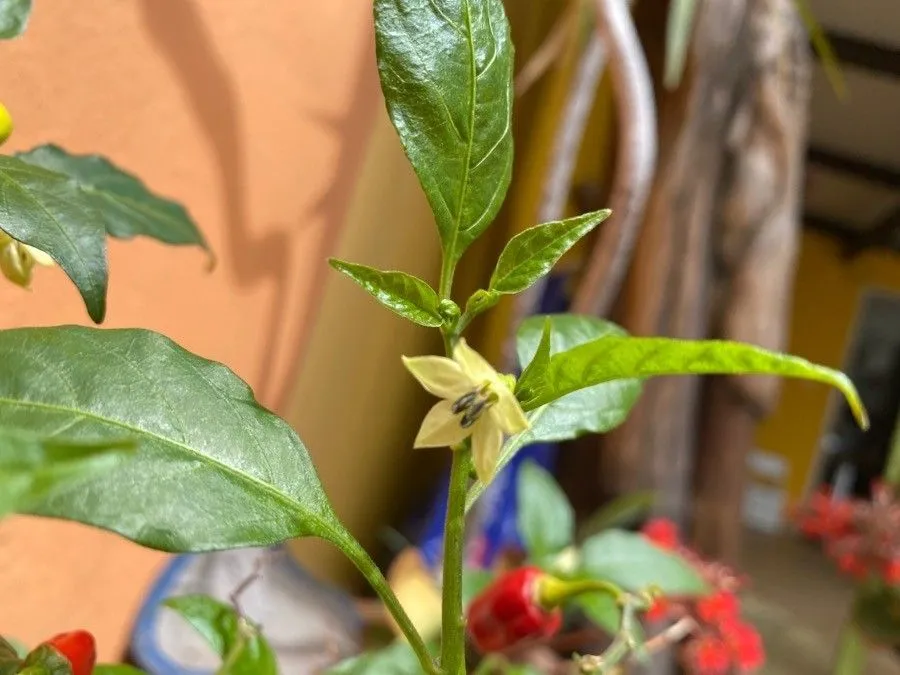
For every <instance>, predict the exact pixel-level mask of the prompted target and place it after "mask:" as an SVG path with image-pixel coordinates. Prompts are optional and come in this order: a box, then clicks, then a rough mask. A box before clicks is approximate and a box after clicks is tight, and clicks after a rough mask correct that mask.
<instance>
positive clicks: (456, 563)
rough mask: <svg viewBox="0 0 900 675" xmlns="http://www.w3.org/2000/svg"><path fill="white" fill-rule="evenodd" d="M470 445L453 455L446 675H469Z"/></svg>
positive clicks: (444, 618) (447, 527)
mask: <svg viewBox="0 0 900 675" xmlns="http://www.w3.org/2000/svg"><path fill="white" fill-rule="evenodd" d="M469 448H470V444H469V443H468V442H466V443H465V445H464V446H463V447H462V448H460V449H458V450H455V451H454V452H453V463H452V465H451V467H450V486H449V491H448V498H447V518H446V520H445V521H444V579H443V589H442V591H443V597H442V600H441V669H442V670H443V672H444V673H445V675H465V672H466V670H465V669H466V663H465V662H466V634H465V619H464V617H463V600H462V585H463V548H464V544H465V533H466V492H467V490H468V487H469V454H470V452H471V451H470V449H469Z"/></svg>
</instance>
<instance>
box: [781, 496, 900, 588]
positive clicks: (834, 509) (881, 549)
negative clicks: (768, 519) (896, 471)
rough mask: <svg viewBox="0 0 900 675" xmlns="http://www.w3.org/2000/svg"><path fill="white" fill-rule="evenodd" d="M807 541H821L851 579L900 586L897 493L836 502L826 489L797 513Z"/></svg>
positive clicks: (801, 530) (898, 505)
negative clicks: (871, 580)
mask: <svg viewBox="0 0 900 675" xmlns="http://www.w3.org/2000/svg"><path fill="white" fill-rule="evenodd" d="M795 520H796V523H797V527H798V529H799V530H800V532H802V533H803V534H805V535H806V536H807V537H810V538H812V539H821V540H822V541H823V542H824V544H825V550H826V551H827V553H828V555H830V556H831V557H832V558H834V560H835V561H836V562H837V565H838V567H839V568H840V570H841V571H842V572H844V573H845V574H847V575H849V576H851V577H853V578H855V579H865V578H868V577H873V576H874V577H877V578H880V579H882V580H883V581H884V582H885V583H887V584H889V585H891V586H896V585H900V502H898V500H897V497H896V494H895V492H894V488H892V487H891V486H889V485H887V484H885V483H880V482H879V483H875V484H874V485H873V486H872V499H871V501H865V500H861V499H854V500H846V499H835V498H834V497H833V495H832V494H831V492H830V491H829V490H827V489H822V490H820V491H819V492H817V493H815V494H814V495H813V496H812V498H811V499H810V500H809V501H808V502H807V503H806V504H804V505H803V506H801V507H800V508H799V509H798V510H797V512H796V513H795Z"/></svg>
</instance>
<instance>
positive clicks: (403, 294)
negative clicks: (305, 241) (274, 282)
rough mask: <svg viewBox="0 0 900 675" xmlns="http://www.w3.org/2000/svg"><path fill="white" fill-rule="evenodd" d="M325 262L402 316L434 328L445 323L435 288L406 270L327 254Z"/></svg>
mask: <svg viewBox="0 0 900 675" xmlns="http://www.w3.org/2000/svg"><path fill="white" fill-rule="evenodd" d="M328 264H329V265H331V266H332V267H333V268H334V269H336V270H337V271H338V272H341V273H343V274H346V275H347V276H348V277H350V278H351V279H353V281H355V282H356V283H357V284H359V285H360V286H362V288H363V289H364V290H365V291H367V292H368V293H370V294H371V295H372V297H374V298H375V299H376V300H377V301H378V302H380V303H381V304H382V305H384V306H385V307H387V308H388V309H390V310H391V311H393V312H396V313H397V314H399V315H400V316H402V317H403V318H404V319H409V320H410V321H412V322H413V323H417V324H419V325H420V326H430V327H432V328H437V327H438V326H441V325H442V324H443V323H444V319H443V317H442V316H441V312H440V299H439V298H438V295H437V293H435V291H434V289H433V288H432V287H431V286H429V285H428V284H427V283H426V282H424V281H422V280H421V279H419V278H418V277H414V276H412V275H411V274H407V273H406V272H393V271H391V272H381V271H379V270H376V269H372V268H371V267H366V266H365V265H357V264H356V263H350V262H345V261H343V260H338V259H337V258H329V260H328Z"/></svg>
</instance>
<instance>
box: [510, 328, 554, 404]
mask: <svg viewBox="0 0 900 675" xmlns="http://www.w3.org/2000/svg"><path fill="white" fill-rule="evenodd" d="M552 333H553V324H552V323H551V321H550V319H549V318H548V317H545V319H544V328H543V330H542V331H541V341H540V342H539V343H538V346H537V349H536V350H535V352H534V356H533V357H532V358H531V361H529V362H528V365H527V366H525V370H523V371H522V375H521V376H520V377H519V379H518V381H517V382H516V395H517V396H519V397H522V396H523V395H527V392H529V391H530V390H531V389H532V388H537V387H538V385H539V383H540V381H541V379H542V378H543V377H544V375H545V373H546V372H547V368H548V366H549V365H550V340H551V335H552Z"/></svg>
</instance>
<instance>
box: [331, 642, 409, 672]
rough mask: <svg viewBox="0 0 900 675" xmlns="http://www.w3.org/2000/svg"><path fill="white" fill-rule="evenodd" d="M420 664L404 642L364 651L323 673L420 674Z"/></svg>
mask: <svg viewBox="0 0 900 675" xmlns="http://www.w3.org/2000/svg"><path fill="white" fill-rule="evenodd" d="M421 673H422V666H421V665H419V661H418V660H417V659H416V655H415V654H414V653H413V651H412V649H410V647H409V644H407V643H406V642H395V643H394V644H392V645H391V646H389V647H385V648H384V649H379V650H378V651H374V652H366V653H365V654H362V655H360V656H355V657H353V658H351V659H347V660H346V661H342V662H341V663H339V664H338V665H336V666H334V667H332V668H329V669H328V670H327V671H326V673H325V675H421Z"/></svg>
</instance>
